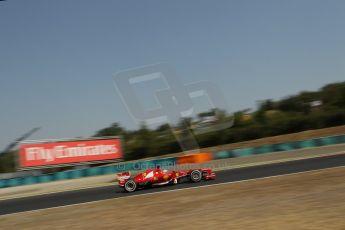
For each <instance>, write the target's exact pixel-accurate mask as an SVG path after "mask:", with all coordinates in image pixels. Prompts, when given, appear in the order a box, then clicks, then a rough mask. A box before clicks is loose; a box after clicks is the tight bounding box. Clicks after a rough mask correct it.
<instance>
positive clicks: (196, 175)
mask: <svg viewBox="0 0 345 230" xmlns="http://www.w3.org/2000/svg"><path fill="white" fill-rule="evenodd" d="M201 179H202V174H201V172H200V171H199V170H193V171H192V172H191V173H190V180H191V181H192V182H199V181H201Z"/></svg>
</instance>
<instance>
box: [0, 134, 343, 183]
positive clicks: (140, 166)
mask: <svg viewBox="0 0 345 230" xmlns="http://www.w3.org/2000/svg"><path fill="white" fill-rule="evenodd" d="M341 143H345V135H339V136H329V137H321V138H315V139H309V140H303V141H294V142H288V143H280V144H272V145H263V146H259V147H255V148H241V149H232V150H223V151H218V152H215V153H199V154H191V155H186V156H180V157H171V158H164V159H157V160H149V161H138V162H131V163H123V164H116V165H109V166H100V167H92V168H86V169H76V170H69V171H64V172H58V173H53V174H48V175H40V176H28V177H21V178H13V179H2V180H0V188H6V187H14V186H20V185H30V184H38V183H46V182H51V181H60V180H67V179H76V178H82V177H89V176H98V175H108V174H114V173H119V172H124V171H138V170H145V169H148V168H154V167H156V166H157V165H160V166H161V167H166V166H175V165H176V164H189V163H203V162H206V161H210V160H216V159H224V158H233V157H244V156H252V155H257V154H265V153H270V152H279V151H286V150H295V149H303V148H312V147H319V146H326V145H333V144H341Z"/></svg>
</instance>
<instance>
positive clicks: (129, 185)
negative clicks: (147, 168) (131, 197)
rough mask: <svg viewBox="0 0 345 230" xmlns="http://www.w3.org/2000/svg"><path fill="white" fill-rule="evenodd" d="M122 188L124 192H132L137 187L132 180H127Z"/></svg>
mask: <svg viewBox="0 0 345 230" xmlns="http://www.w3.org/2000/svg"><path fill="white" fill-rule="evenodd" d="M124 189H125V191H126V192H134V191H135V190H136V189H137V184H136V183H135V182H134V181H133V180H128V181H127V182H126V183H125V186H124Z"/></svg>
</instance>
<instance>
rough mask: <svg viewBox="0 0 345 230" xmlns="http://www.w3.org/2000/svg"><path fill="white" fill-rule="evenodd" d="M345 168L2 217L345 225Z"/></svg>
mask: <svg viewBox="0 0 345 230" xmlns="http://www.w3.org/2000/svg"><path fill="white" fill-rule="evenodd" d="M344 191H345V168H337V169H328V170H323V171H319V172H309V173H303V174H299V175H289V176H282V177H275V178H269V179H260V180H256V181H247V182H241V183H235V184H227V185H218V186H212V187H204V188H198V189H189V190H182V191H175V192H168V193H160V194H155V195H145V196H139V197H129V198H124V199H114V200H107V201H101V202H97V203H92V204H83V205H78V206H71V207H62V208H56V209H49V210H41V211H36V212H28V213H18V214H13V215H8V216H2V217H1V216H0V229H35V230H36V229H93V228H94V229H139V228H140V229H166V230H169V229H189V230H192V229H268V230H270V229H279V230H285V229H293V230H296V229H320V230H321V229H322V230H325V229H327V230H328V229H345V218H344V213H345V192H344Z"/></svg>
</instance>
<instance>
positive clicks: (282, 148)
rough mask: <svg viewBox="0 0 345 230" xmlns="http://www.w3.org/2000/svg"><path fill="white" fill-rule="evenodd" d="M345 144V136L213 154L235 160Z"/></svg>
mask: <svg viewBox="0 0 345 230" xmlns="http://www.w3.org/2000/svg"><path fill="white" fill-rule="evenodd" d="M341 143H345V135H339V136H329V137H320V138H315V139H309V140H302V141H293V142H287V143H280V144H272V145H263V146H259V147H256V148H242V149H232V150H222V151H218V152H215V153H213V159H223V158H233V157H242V156H253V155H258V154H264V153H271V152H280V151H288V150H296V149H305V148H313V147H320V146H326V145H334V144H341Z"/></svg>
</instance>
